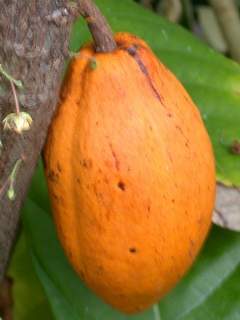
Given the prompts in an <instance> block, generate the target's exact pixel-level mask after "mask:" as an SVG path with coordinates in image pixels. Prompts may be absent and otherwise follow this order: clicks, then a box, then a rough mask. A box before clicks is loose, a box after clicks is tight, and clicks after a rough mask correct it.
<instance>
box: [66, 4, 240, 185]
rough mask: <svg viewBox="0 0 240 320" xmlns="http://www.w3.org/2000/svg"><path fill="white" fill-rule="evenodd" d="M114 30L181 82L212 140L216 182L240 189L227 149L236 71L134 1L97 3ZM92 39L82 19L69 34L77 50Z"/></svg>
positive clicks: (232, 135) (237, 168)
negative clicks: (129, 36)
mask: <svg viewBox="0 0 240 320" xmlns="http://www.w3.org/2000/svg"><path fill="white" fill-rule="evenodd" d="M96 3H97V4H98V5H99V7H100V8H101V9H102V11H103V12H104V14H105V15H106V17H107V18H108V20H109V22H110V24H111V26H112V27H113V29H114V31H128V32H132V33H134V34H136V35H138V36H140V37H142V38H143V39H145V40H146V41H147V42H148V44H149V45H150V46H151V48H152V49H153V50H154V52H155V53H156V54H157V56H158V57H159V58H160V60H161V61H162V62H164V63H165V64H166V65H167V66H168V67H169V68H170V69H171V70H172V71H173V72H174V73H175V74H176V76H177V77H178V78H179V79H180V80H181V81H182V82H183V84H184V85H185V87H186V89H187V90H188V92H189V93H190V95H191V96H192V98H193V100H194V101H195V102H196V104H197V105H198V107H199V108H200V111H201V113H202V117H203V119H204V121H205V124H206V126H207V129H208V131H209V134H210V136H211V139H212V142H213V145H214V150H215V155H216V159H217V174H218V180H220V181H222V182H225V183H226V184H234V185H240V158H239V156H237V155H234V154H232V153H231V152H230V146H231V144H232V142H233V141H234V140H236V139H240V130H239V121H240V66H239V65H237V64H236V63H234V62H232V61H231V60H228V59H226V58H224V57H223V56H221V55H220V54H218V53H216V52H214V51H213V50H212V49H210V48H208V47H207V46H205V45H204V44H202V43H201V42H200V41H199V40H197V39H196V38H195V37H194V36H192V35H191V34H190V33H189V32H187V31H185V30H184V29H183V28H181V27H179V26H177V25H174V24H170V23H169V22H167V21H165V20H164V19H163V18H161V17H159V16H157V15H155V14H154V13H152V12H151V11H148V10H146V9H144V8H142V7H140V6H139V5H137V4H135V3H134V2H133V1H129V0H121V1H116V0H96ZM89 37H90V34H89V32H88V30H87V27H86V25H85V24H84V22H83V21H82V19H80V20H79V21H78V22H77V23H76V25H75V27H74V29H73V34H72V41H71V46H70V47H71V49H72V50H73V51H74V50H77V49H78V48H79V47H80V46H81V45H82V44H83V42H85V41H86V40H87V39H89Z"/></svg>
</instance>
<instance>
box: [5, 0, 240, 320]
mask: <svg viewBox="0 0 240 320" xmlns="http://www.w3.org/2000/svg"><path fill="white" fill-rule="evenodd" d="M96 2H97V4H98V5H99V7H100V8H101V9H102V11H103V13H104V14H105V15H106V17H107V18H108V19H109V21H110V24H111V25H112V27H113V29H114V31H128V32H132V33H135V34H137V35H138V36H140V37H142V38H143V39H145V40H146V41H147V42H148V44H149V45H150V46H151V47H152V49H153V50H154V52H155V53H156V55H157V56H158V57H159V59H160V60H161V61H162V62H164V63H165V64H166V65H167V66H168V67H169V68H170V69H171V70H172V71H173V72H174V73H175V74H176V76H177V77H178V78H179V79H180V80H181V81H182V82H183V84H184V85H185V87H186V89H187V90H188V92H189V93H190V95H191V96H192V98H193V100H194V101H195V102H196V104H197V105H198V106H199V109H200V111H201V114H202V117H203V119H204V121H205V124H206V127H207V129H208V131H209V134H210V137H211V140H212V142H213V146H214V151H215V155H216V166H217V176H218V181H220V182H222V183H225V184H227V185H235V186H240V161H239V157H238V156H237V155H234V154H232V153H231V152H230V147H231V144H232V143H233V141H234V140H236V139H240V130H239V119H240V89H239V88H240V67H239V65H238V64H236V63H234V62H232V61H230V60H228V59H226V58H225V57H223V56H221V55H220V54H218V53H216V52H214V51H213V50H212V49H210V48H208V47H207V46H206V45H204V44H203V43H202V42H201V41H200V40H198V39H196V38H195V37H194V36H193V35H192V34H190V33H189V32H187V31H185V30H184V29H183V28H182V27H180V26H177V25H174V24H170V23H169V22H167V21H166V20H164V19H163V18H161V17H160V16H157V15H155V14H154V13H152V12H150V11H147V10H146V9H144V8H142V7H140V6H139V5H137V4H135V3H134V2H133V1H131V0H121V1H116V0H97V1H96ZM198 2H199V1H198ZM89 38H90V35H89V32H88V30H87V28H86V26H85V24H84V22H83V21H82V19H79V21H78V22H77V23H76V24H75V26H74V28H73V33H72V40H71V44H70V47H71V50H72V51H76V50H77V49H78V48H79V47H80V46H81V45H82V44H83V43H84V42H85V41H86V40H87V39H89ZM50 213H51V212H50V206H49V202H48V195H47V189H46V185H45V180H44V174H43V170H42V166H41V164H40V165H39V168H38V170H37V172H36V175H35V177H34V179H33V183H32V188H31V190H30V193H29V196H28V199H27V201H26V205H25V208H24V210H23V213H22V231H21V235H20V237H19V240H18V244H17V247H16V250H15V253H14V256H13V258H12V261H11V265H10V268H9V275H10V276H11V277H12V278H13V280H14V285H13V295H14V301H15V303H14V310H13V312H14V319H16V320H28V319H36V320H38V319H57V320H58V319H59V320H62V319H64V320H65V319H67V320H72V319H73V320H77V319H81V320H108V319H109V320H110V319H111V320H113V319H114V320H123V319H125V320H127V319H128V318H132V319H136V320H152V319H156V320H159V319H163V320H180V319H181V320H190V319H194V320H198V319H200V320H202V319H205V318H206V319H208V320H211V319H213V320H216V319H227V320H235V319H236V320H237V319H239V318H240V286H239V285H238V284H239V283H240V235H239V233H237V232H231V231H226V230H223V229H220V228H219V227H216V226H214V227H213V228H212V230H211V233H210V235H209V238H208V240H207V242H206V244H205V246H204V249H203V251H202V253H201V255H200V256H199V258H198V259H197V261H196V263H195V264H194V266H193V267H192V269H191V271H190V272H189V273H188V274H187V276H186V277H185V278H184V279H183V280H182V281H181V283H180V284H179V285H178V286H177V287H176V288H175V289H174V290H173V291H172V292H171V293H170V294H169V295H167V296H166V297H165V298H164V299H163V300H162V301H161V302H160V303H159V304H158V305H156V306H154V307H153V308H152V309H151V310H148V311H147V312H145V313H142V314H139V315H136V316H131V317H127V316H124V315H122V314H120V313H118V312H117V311H115V310H113V309H112V308H110V307H109V306H107V305H105V304H104V303H103V302H102V301H101V300H100V299H98V298H97V297H96V296H95V295H94V294H93V293H92V292H90V291H89V290H88V289H87V288H86V287H85V286H84V284H83V283H81V281H80V280H79V278H78V277H77V276H76V275H75V273H74V272H73V270H72V268H71V267H70V266H69V264H68V262H67V260H66V258H65V256H64V254H63V251H62V249H61V247H60V245H59V243H58V240H57V238H56V234H55V229H54V226H53V223H52V219H51V215H50Z"/></svg>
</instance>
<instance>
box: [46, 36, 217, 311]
mask: <svg viewBox="0 0 240 320" xmlns="http://www.w3.org/2000/svg"><path fill="white" fill-rule="evenodd" d="M115 39H116V43H117V49H116V50H115V51H114V52H111V53H96V52H95V51H94V47H93V45H92V44H90V45H87V46H85V47H84V48H82V49H81V50H80V52H79V54H78V55H77V56H76V57H75V58H73V60H72V62H71V63H70V66H69V68H68V72H67V76H66V78H65V81H64V84H63V87H62V90H61V101H60V103H59V107H58V110H57V113H56V116H55V118H54V120H53V122H52V125H51V127H50V130H49V135H48V139H47V143H46V147H45V152H44V156H45V170H46V176H47V180H48V188H49V193H50V197H51V203H52V208H53V214H54V219H55V223H56V226H57V230H58V235H59V239H60V241H61V243H62V246H63V248H64V250H65V253H66V255H67V257H68V259H69V261H70V262H71V264H72V266H73V267H74V269H75V270H76V272H77V273H78V274H79V276H80V277H81V278H82V280H84V281H85V283H86V284H87V286H88V287H90V288H91V289H92V290H93V291H94V292H95V293H96V294H97V295H99V296H100V297H102V298H103V299H104V300H105V301H106V302H107V303H109V304H111V305H112V306H113V307H115V308H117V309H119V310H121V311H123V312H125V313H134V312H138V311H141V310H144V309H146V308H147V307H149V306H150V305H151V304H153V303H154V302H156V301H158V300H159V299H160V298H161V297H162V296H164V295H165V294H166V293H167V292H168V291H169V290H170V289H171V288H172V287H173V286H175V285H176V283H177V282H178V281H179V279H181V278H182V276H183V275H184V274H185V272H186V271H187V270H188V269H189V267H190V266H191V264H192V262H193V261H194V258H195V257H196V255H197V254H198V252H199V250H200V248H201V246H202V244H203V241H204V239H205V238H206V236H207V233H208V231H209V228H210V225H211V216H212V211H213V205H214V198H215V165H214V157H213V152H212V147H211V143H210V140H209V137H208V134H207V132H206V129H205V127H204V124H203V122H202V120H201V117H200V114H199V111H198V110H197V108H196V106H195V105H194V103H193V102H192V100H191V98H190V97H189V95H188V94H187V92H186V91H185V89H184V88H183V86H182V85H181V84H180V82H179V81H178V80H177V79H176V78H175V76H174V75H173V74H172V73H171V72H170V71H169V70H168V69H167V68H166V67H165V66H164V65H163V64H161V63H160V62H159V61H158V60H157V58H156V57H155V55H154V54H153V52H152V51H151V49H150V48H149V47H148V46H147V45H146V43H145V42H144V41H142V40H141V39H139V38H137V37H136V36H134V35H130V34H126V33H119V34H117V35H116V36H115ZM93 62H94V63H93Z"/></svg>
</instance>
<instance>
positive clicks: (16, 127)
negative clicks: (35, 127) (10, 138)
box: [2, 112, 33, 134]
mask: <svg viewBox="0 0 240 320" xmlns="http://www.w3.org/2000/svg"><path fill="white" fill-rule="evenodd" d="M32 121H33V120H32V117H31V116H30V114H29V113H27V112H19V113H10V114H8V115H7V116H6V117H5V118H4V119H3V121H2V122H3V129H4V130H12V131H15V132H17V133H19V134H21V133H22V132H23V131H28V130H29V129H30V127H31V124H32Z"/></svg>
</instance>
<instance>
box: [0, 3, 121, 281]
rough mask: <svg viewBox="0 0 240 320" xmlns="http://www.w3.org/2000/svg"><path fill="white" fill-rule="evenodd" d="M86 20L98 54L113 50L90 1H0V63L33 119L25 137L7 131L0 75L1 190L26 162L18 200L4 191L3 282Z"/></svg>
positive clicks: (8, 95)
mask: <svg viewBox="0 0 240 320" xmlns="http://www.w3.org/2000/svg"><path fill="white" fill-rule="evenodd" d="M80 14H81V15H82V16H83V17H84V18H86V20H87V22H88V25H89V27H90V30H91V31H92V33H93V37H94V39H95V43H96V49H97V50H98V51H111V50H114V49H115V42H114V40H113V38H112V34H111V30H110V28H109V27H108V25H107V23H106V21H105V19H104V18H103V17H101V16H100V13H99V11H98V9H97V8H96V7H95V6H94V4H93V3H92V2H91V0H79V1H76V2H75V3H74V4H73V2H71V4H70V2H69V3H68V1H66V0H65V1H64V0H41V1H39V0H0V63H1V64H2V66H3V68H4V69H5V70H6V71H7V72H8V73H9V74H10V75H11V76H12V77H14V78H15V79H19V80H21V81H22V83H23V89H18V96H19V99H20V104H21V109H22V111H25V112H28V113H29V114H30V115H31V116H32V118H33V124H32V126H31V129H30V130H29V131H27V132H25V133H23V134H22V135H19V134H16V133H9V131H4V130H3V126H2V120H3V119H4V117H5V116H6V115H8V114H9V113H10V112H14V100H13V95H12V92H11V86H10V84H9V82H8V81H7V80H6V79H4V77H2V76H1V77H0V89H1V90H0V121H1V123H0V139H1V141H2V144H3V148H2V149H1V153H0V190H1V189H2V186H3V185H4V183H5V182H6V180H7V178H8V177H9V175H10V173H11V171H12V169H13V167H14V164H15V163H16V161H17V160H18V159H20V158H22V159H23V161H22V162H21V165H20V167H19V170H18V172H17V176H16V179H15V183H14V189H15V193H16V198H15V199H14V201H10V200H9V199H8V197H7V195H6V192H5V191H6V190H4V192H1V193H0V281H1V278H2V277H3V275H4V272H5V269H6V266H7V262H8V260H9V255H10V252H11V248H12V244H13V242H14V238H15V235H16V230H17V226H18V222H19V212H20V209H21V207H22V204H23V201H24V199H25V196H26V193H27V190H28V186H29V184H30V181H31V177H32V175H33V173H34V169H35V167H36V163H37V160H38V158H39V155H40V152H41V150H42V147H43V144H44V141H45V138H46V134H47V129H48V126H49V124H50V121H51V118H52V116H53V113H54V111H55V108H56V104H57V100H58V91H59V88H60V84H61V79H62V73H63V68H64V60H65V59H66V57H67V56H68V42H69V34H70V27H71V22H72V21H73V19H74V17H76V16H77V15H80Z"/></svg>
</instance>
